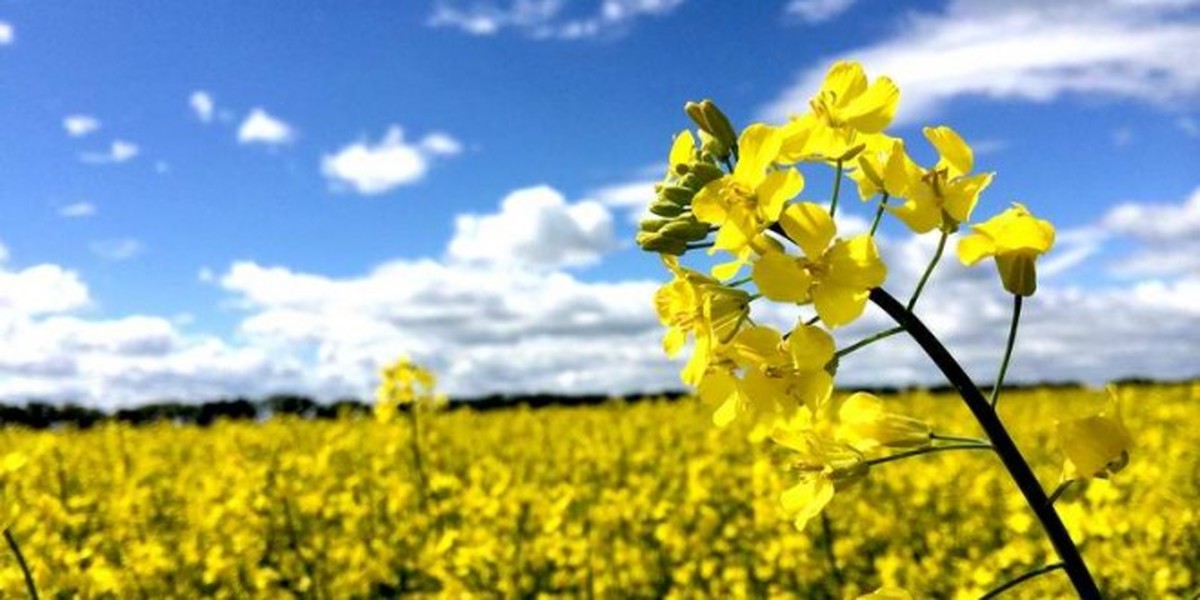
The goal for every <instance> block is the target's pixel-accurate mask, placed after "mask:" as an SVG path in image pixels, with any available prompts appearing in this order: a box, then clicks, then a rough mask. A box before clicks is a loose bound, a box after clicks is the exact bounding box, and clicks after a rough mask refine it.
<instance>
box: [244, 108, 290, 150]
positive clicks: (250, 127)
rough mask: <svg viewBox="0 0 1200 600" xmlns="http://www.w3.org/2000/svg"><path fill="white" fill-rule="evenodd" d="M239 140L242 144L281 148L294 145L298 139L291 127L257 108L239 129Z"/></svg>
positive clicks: (247, 116)
mask: <svg viewBox="0 0 1200 600" xmlns="http://www.w3.org/2000/svg"><path fill="white" fill-rule="evenodd" d="M237 139H238V143H240V144H264V145H267V146H280V145H283V144H290V143H292V142H293V141H294V140H295V139H296V132H295V130H294V129H292V126H291V125H288V124H287V123H285V122H283V121H282V120H280V119H278V118H276V117H274V116H271V115H270V114H268V113H267V111H265V110H263V109H262V108H255V109H254V110H251V111H250V114H248V115H246V118H245V119H244V120H243V121H242V124H241V125H240V126H239V127H238V133H237Z"/></svg>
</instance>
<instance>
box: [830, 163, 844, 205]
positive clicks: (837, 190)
mask: <svg viewBox="0 0 1200 600" xmlns="http://www.w3.org/2000/svg"><path fill="white" fill-rule="evenodd" d="M833 177H834V179H833V199H832V200H830V201H829V216H831V217H832V216H834V215H836V214H837V205H838V196H839V195H841V193H842V161H841V160H839V161H837V172H836V174H835V175H834V176H833Z"/></svg>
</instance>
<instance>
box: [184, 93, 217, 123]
mask: <svg viewBox="0 0 1200 600" xmlns="http://www.w3.org/2000/svg"><path fill="white" fill-rule="evenodd" d="M188 106H189V107H191V109H192V112H193V113H194V114H195V115H196V118H197V119H200V122H201V123H211V122H212V120H213V116H215V114H216V110H217V105H216V102H214V101H213V97H212V95H211V94H209V93H208V92H206V91H204V90H197V91H195V92H192V95H191V96H188Z"/></svg>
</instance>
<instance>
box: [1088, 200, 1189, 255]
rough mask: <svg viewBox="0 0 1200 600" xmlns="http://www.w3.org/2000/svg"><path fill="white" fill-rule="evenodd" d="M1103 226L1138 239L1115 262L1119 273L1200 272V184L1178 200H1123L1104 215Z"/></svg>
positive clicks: (1109, 230) (1111, 231)
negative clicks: (1175, 201)
mask: <svg viewBox="0 0 1200 600" xmlns="http://www.w3.org/2000/svg"><path fill="white" fill-rule="evenodd" d="M1101 226H1102V227H1103V228H1104V229H1105V230H1106V231H1108V232H1110V233H1112V234H1116V235H1123V236H1126V237H1128V238H1131V239H1132V240H1134V241H1135V242H1137V247H1136V248H1134V250H1133V251H1132V252H1130V253H1129V254H1127V255H1126V256H1124V257H1122V258H1120V259H1119V260H1118V261H1117V262H1116V264H1115V265H1114V270H1115V271H1116V272H1117V273H1118V274H1123V275H1130V276H1171V275H1182V274H1191V275H1197V276H1200V188H1196V189H1195V190H1193V191H1192V193H1191V195H1190V196H1188V198H1187V199H1186V200H1184V201H1183V202H1182V203H1179V204H1155V203H1136V202H1127V203H1124V204H1120V205H1118V206H1116V207H1113V208H1112V209H1111V210H1110V211H1109V212H1108V214H1107V215H1105V217H1104V218H1103V219H1102V221H1101Z"/></svg>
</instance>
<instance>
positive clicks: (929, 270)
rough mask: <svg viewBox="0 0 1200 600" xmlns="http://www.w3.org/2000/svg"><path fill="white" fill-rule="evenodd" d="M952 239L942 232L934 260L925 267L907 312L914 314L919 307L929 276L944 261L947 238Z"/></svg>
mask: <svg viewBox="0 0 1200 600" xmlns="http://www.w3.org/2000/svg"><path fill="white" fill-rule="evenodd" d="M948 237H950V232H948V231H946V230H945V229H943V230H942V236H941V237H939V238H938V244H937V250H934V252H933V258H931V259H930V260H929V266H927V267H925V272H924V273H922V274H921V280H920V281H918V282H917V289H915V290H913V295H912V298H909V299H908V306H906V307H905V309H906V310H908V311H909V312H912V309H913V307H914V306H916V305H917V298H920V297H921V290H924V289H925V284H926V283H927V282H928V281H929V276H930V275H933V268H934V267H936V266H937V264H938V261H940V260H942V252H943V251H945V250H946V238H948Z"/></svg>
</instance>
